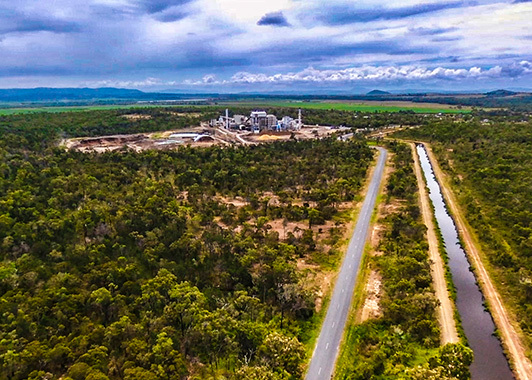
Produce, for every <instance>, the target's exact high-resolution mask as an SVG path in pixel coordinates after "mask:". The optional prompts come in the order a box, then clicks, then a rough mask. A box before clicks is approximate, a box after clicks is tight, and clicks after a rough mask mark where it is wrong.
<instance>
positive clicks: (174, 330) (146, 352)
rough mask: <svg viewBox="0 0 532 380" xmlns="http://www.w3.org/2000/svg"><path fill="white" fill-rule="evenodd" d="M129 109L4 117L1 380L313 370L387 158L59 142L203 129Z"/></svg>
mask: <svg viewBox="0 0 532 380" xmlns="http://www.w3.org/2000/svg"><path fill="white" fill-rule="evenodd" d="M122 112H124V111H98V112H87V113H67V114H44V113H43V114H35V115H16V116H8V117H1V118H0V379H2V380H3V379H6V380H7V379H9V380H17V379H43V378H46V379H63V380H70V379H73V380H80V379H92V380H95V379H98V380H105V379H123V380H133V379H146V380H150V379H172V380H173V379H185V378H188V379H206V378H222V377H223V378H227V379H297V378H300V377H301V375H302V373H303V370H304V364H305V362H306V360H307V359H308V358H307V352H308V350H307V347H306V346H305V345H309V344H310V343H309V341H311V340H312V337H313V336H314V335H315V334H314V330H315V329H316V328H319V326H317V323H316V315H317V311H316V310H317V306H318V303H319V301H320V299H319V291H320V290H323V288H321V287H320V286H321V284H320V282H319V281H318V279H319V274H320V273H322V272H323V271H326V270H331V268H334V265H335V262H337V260H338V259H339V258H340V257H341V252H339V250H338V247H339V245H340V244H342V243H343V242H342V238H343V229H344V227H343V223H344V221H345V220H346V219H348V218H347V217H346V215H345V214H346V213H347V212H348V208H349V207H351V204H352V201H353V200H354V199H355V198H356V197H357V195H358V193H359V191H360V189H361V186H362V184H363V182H364V180H365V177H366V174H367V170H368V167H369V165H370V164H371V162H372V161H373V154H374V153H373V151H372V149H370V148H369V147H368V146H367V145H366V143H365V141H363V140H358V139H355V140H351V141H347V142H343V141H338V140H336V139H332V138H331V139H323V140H308V141H302V142H295V141H290V142H277V143H272V144H264V145H257V146H239V147H234V148H220V147H211V148H198V149H192V148H187V147H180V148H179V149H177V150H175V151H146V152H142V153H134V152H131V151H127V150H122V151H118V152H108V153H102V154H95V153H91V154H82V153H79V152H75V151H65V150H64V149H60V148H58V147H57V143H58V141H59V140H60V139H61V138H62V137H64V136H65V135H68V136H72V137H75V136H92V135H96V134H115V133H124V132H125V131H128V132H145V131H152V130H155V129H158V130H160V129H167V128H176V125H185V124H187V123H190V122H192V121H193V120H197V118H196V117H195V116H194V117H192V116H191V117H186V116H185V117H183V116H176V115H167V114H166V113H164V112H165V111H163V110H158V109H157V110H155V109H150V110H146V111H145V112H146V115H150V118H138V119H134V120H131V119H127V118H123V117H122ZM138 112H139V111H138V110H136V111H135V113H138ZM205 117H208V115H206V116H205ZM322 297H323V294H322ZM405 331H407V330H405ZM416 331H417V330H416Z"/></svg>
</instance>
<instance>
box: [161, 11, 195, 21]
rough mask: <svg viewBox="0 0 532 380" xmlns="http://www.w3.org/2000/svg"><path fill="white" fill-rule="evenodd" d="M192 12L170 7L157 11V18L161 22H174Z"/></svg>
mask: <svg viewBox="0 0 532 380" xmlns="http://www.w3.org/2000/svg"><path fill="white" fill-rule="evenodd" d="M189 15H190V12H188V11H185V10H182V9H174V8H172V9H169V10H166V11H164V12H160V13H157V14H156V15H155V19H156V20H158V21H161V22H174V21H179V20H182V19H184V18H187V17H188V16H189Z"/></svg>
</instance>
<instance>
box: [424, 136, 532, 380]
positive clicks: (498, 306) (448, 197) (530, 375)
mask: <svg viewBox="0 0 532 380" xmlns="http://www.w3.org/2000/svg"><path fill="white" fill-rule="evenodd" d="M425 147H426V148H427V153H428V155H429V158H430V160H431V162H432V166H433V169H434V174H435V175H436V178H437V179H438V182H439V183H440V187H441V190H442V193H443V196H444V198H445V201H446V203H447V205H448V206H449V208H450V210H451V213H452V214H453V217H454V219H455V222H456V226H457V228H458V233H459V235H460V237H461V239H462V240H463V241H464V244H465V247H464V248H465V251H466V252H467V254H468V256H469V259H470V260H471V263H472V264H473V267H474V268H475V274H476V276H477V280H478V282H479V285H480V287H481V289H482V293H483V294H484V297H485V298H486V300H487V303H488V305H489V308H490V311H491V314H492V316H493V319H494V321H495V324H496V325H497V328H498V330H499V332H500V334H501V338H502V344H503V346H504V348H505V350H506V352H507V354H508V356H509V359H510V363H511V365H512V369H513V371H514V374H515V376H516V378H517V379H518V380H532V363H531V362H530V360H529V359H528V358H527V357H526V355H525V349H524V347H523V345H522V343H521V340H520V338H519V335H518V334H517V332H516V330H515V328H514V326H513V325H512V323H511V321H510V318H509V316H508V312H507V311H506V309H505V307H504V305H503V302H502V300H501V296H500V295H499V293H498V292H497V290H496V289H495V287H494V285H493V283H492V281H491V278H490V277H489V275H488V272H487V271H486V268H485V267H484V264H483V263H482V260H481V258H480V252H479V250H478V249H477V247H476V245H475V244H474V242H473V239H472V236H471V233H470V231H469V230H468V228H467V226H466V223H465V219H464V217H463V215H462V213H461V211H460V208H459V207H458V205H457V202H456V199H455V197H454V194H453V193H452V192H451V191H450V190H449V186H448V181H447V176H446V175H445V174H444V173H443V172H442V170H441V169H440V166H439V165H438V161H437V160H436V158H435V156H434V154H433V153H432V149H431V147H430V146H429V145H428V144H426V143H425Z"/></svg>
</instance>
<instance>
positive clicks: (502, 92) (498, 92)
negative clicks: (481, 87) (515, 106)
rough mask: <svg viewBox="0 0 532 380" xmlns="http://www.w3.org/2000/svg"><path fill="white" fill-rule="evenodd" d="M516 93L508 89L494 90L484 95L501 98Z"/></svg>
mask: <svg viewBox="0 0 532 380" xmlns="http://www.w3.org/2000/svg"><path fill="white" fill-rule="evenodd" d="M517 94H518V93H517V92H513V91H508V90H495V91H490V92H487V93H486V96H490V97H498V98H503V97H505V96H513V95H517Z"/></svg>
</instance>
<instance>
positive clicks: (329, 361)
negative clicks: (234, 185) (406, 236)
mask: <svg viewBox="0 0 532 380" xmlns="http://www.w3.org/2000/svg"><path fill="white" fill-rule="evenodd" d="M377 149H378V150H379V152H380V155H379V158H378V161H377V165H376V167H375V171H374V172H373V177H372V179H371V182H370V185H369V188H368V192H367V194H366V199H365V200H364V204H363V205H362V209H361V210H360V214H359V216H358V221H357V224H356V227H355V231H354V232H353V236H352V237H351V241H350V242H349V246H348V248H347V253H346V256H345V258H344V262H343V263H342V268H341V269H340V274H339V275H338V279H337V280H336V285H335V286H334V292H333V295H332V298H331V302H330V304H329V309H328V310H327V315H326V316H325V321H323V325H322V327H321V332H320V336H319V338H318V343H317V344H316V348H315V349H314V354H313V355H312V359H311V361H310V366H309V369H308V372H307V376H306V377H305V379H306V380H328V379H330V378H331V376H332V375H333V373H334V367H335V364H336V359H337V357H338V350H339V347H340V341H341V340H342V335H343V332H344V328H345V323H346V320H347V315H348V314H349V309H350V306H351V299H352V298H353V291H354V288H355V283H356V279H357V276H358V272H359V267H360V262H361V260H362V254H363V253H364V246H365V245H366V239H367V236H368V229H369V224H370V221H371V215H372V214H373V209H374V208H375V201H376V199H377V195H378V192H379V187H380V183H381V180H382V174H383V171H384V163H385V161H386V156H387V151H386V150H385V149H383V148H377Z"/></svg>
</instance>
